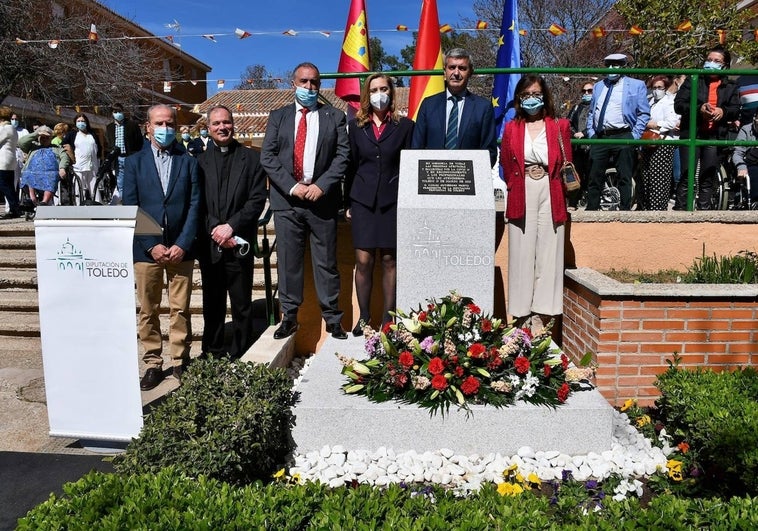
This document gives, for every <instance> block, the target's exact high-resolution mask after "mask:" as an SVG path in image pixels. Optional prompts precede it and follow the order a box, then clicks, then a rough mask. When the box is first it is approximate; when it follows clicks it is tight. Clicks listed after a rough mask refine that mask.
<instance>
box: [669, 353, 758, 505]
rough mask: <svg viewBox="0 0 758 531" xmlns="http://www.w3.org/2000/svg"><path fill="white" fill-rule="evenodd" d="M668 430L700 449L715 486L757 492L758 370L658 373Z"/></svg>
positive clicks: (699, 455)
mask: <svg viewBox="0 0 758 531" xmlns="http://www.w3.org/2000/svg"><path fill="white" fill-rule="evenodd" d="M656 386H657V387H658V388H659V389H660V390H661V398H660V399H659V400H658V407H659V409H660V413H661V418H662V420H663V423H664V424H665V426H666V430H667V431H668V432H669V433H671V434H674V435H675V436H676V437H677V439H681V440H685V441H687V442H688V443H689V444H690V446H691V447H692V448H693V449H694V450H695V451H696V452H697V459H698V461H699V465H700V466H701V467H702V468H703V470H704V472H705V473H706V474H707V477H706V478H704V480H705V481H708V482H710V483H711V485H709V487H710V489H711V490H714V491H718V490H721V491H724V492H737V493H742V492H745V493H748V494H750V495H756V494H758V372H756V370H755V369H753V368H746V369H744V370H736V371H734V372H729V371H725V372H718V373H716V372H713V371H710V370H703V369H698V370H694V371H691V370H681V369H679V368H677V366H676V362H675V363H674V364H672V366H671V367H670V368H669V370H668V371H666V372H665V373H663V374H661V375H659V376H658V379H657V381H656Z"/></svg>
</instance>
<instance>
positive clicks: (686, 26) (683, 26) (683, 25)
mask: <svg viewBox="0 0 758 531" xmlns="http://www.w3.org/2000/svg"><path fill="white" fill-rule="evenodd" d="M691 29H692V22H690V21H689V20H685V21H683V22H680V23H679V25H678V26H677V27H676V31H690V30H691Z"/></svg>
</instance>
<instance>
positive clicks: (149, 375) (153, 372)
mask: <svg viewBox="0 0 758 531" xmlns="http://www.w3.org/2000/svg"><path fill="white" fill-rule="evenodd" d="M162 381H163V371H162V370H161V369H156V368H155V367H152V368H150V369H148V370H146V371H145V375H144V376H143V377H142V380H140V382H139V388H140V389H142V390H143V391H149V390H150V389H155V388H156V387H158V384H159V383H161V382H162Z"/></svg>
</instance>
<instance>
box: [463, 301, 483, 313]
mask: <svg viewBox="0 0 758 531" xmlns="http://www.w3.org/2000/svg"><path fill="white" fill-rule="evenodd" d="M466 308H468V309H469V310H470V311H471V313H481V311H482V309H481V308H479V306H477V305H476V304H474V303H473V302H472V303H471V304H469V305H468V306H466Z"/></svg>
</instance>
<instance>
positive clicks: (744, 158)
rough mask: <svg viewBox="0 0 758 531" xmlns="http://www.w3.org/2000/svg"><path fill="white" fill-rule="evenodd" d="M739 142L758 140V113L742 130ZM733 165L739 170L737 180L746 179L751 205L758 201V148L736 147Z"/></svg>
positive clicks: (739, 134)
mask: <svg viewBox="0 0 758 531" xmlns="http://www.w3.org/2000/svg"><path fill="white" fill-rule="evenodd" d="M737 140H745V141H756V140H758V111H756V113H755V114H754V115H753V119H752V120H751V121H750V122H749V123H747V124H745V125H743V126H742V127H741V128H740V130H739V132H738V133H737ZM732 164H734V167H735V168H736V169H737V178H738V179H743V180H745V179H746V184H747V189H748V190H749V191H750V203H751V204H752V203H754V202H756V201H758V146H735V147H734V153H732Z"/></svg>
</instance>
